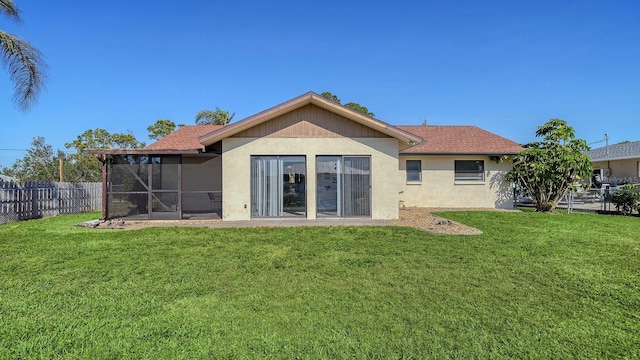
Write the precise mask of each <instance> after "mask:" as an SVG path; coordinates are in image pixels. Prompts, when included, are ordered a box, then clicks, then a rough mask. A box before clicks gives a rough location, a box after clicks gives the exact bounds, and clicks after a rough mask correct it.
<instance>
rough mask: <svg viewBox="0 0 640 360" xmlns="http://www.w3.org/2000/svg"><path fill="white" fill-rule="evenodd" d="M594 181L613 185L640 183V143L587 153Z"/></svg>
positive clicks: (622, 144) (616, 145)
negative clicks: (591, 165)
mask: <svg viewBox="0 0 640 360" xmlns="http://www.w3.org/2000/svg"><path fill="white" fill-rule="evenodd" d="M587 155H588V156H589V159H591V163H592V164H593V170H594V176H593V181H595V182H602V183H607V184H611V185H622V184H638V183H640V141H634V142H628V141H627V142H623V143H619V144H614V145H608V146H604V147H600V148H597V149H592V150H590V151H588V152H587Z"/></svg>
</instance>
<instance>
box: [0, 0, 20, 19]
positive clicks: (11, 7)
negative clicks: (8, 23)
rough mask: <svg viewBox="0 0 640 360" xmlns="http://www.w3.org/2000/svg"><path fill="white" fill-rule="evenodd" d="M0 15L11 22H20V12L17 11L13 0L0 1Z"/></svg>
mask: <svg viewBox="0 0 640 360" xmlns="http://www.w3.org/2000/svg"><path fill="white" fill-rule="evenodd" d="M0 14H3V15H5V16H6V17H8V18H9V19H11V20H13V21H18V22H19V21H20V10H18V7H17V6H16V4H15V3H14V2H13V0H0Z"/></svg>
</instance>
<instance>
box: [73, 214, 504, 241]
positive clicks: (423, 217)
mask: <svg viewBox="0 0 640 360" xmlns="http://www.w3.org/2000/svg"><path fill="white" fill-rule="evenodd" d="M449 210H456V211H459V210H479V209H443V208H418V207H407V208H401V209H400V211H399V218H398V219H396V220H366V219H365V220H353V221H349V220H345V221H344V222H336V223H331V224H327V222H326V221H323V220H301V221H299V220H296V221H295V222H293V221H287V220H283V221H281V222H273V223H268V224H265V223H264V222H261V221H255V220H254V221H233V222H223V221H222V220H153V221H137V220H134V221H129V220H123V219H113V220H108V221H97V220H96V221H91V222H87V223H84V224H82V225H83V226H86V227H93V228H96V229H123V230H135V229H141V228H145V227H152V226H153V227H172V226H180V227H211V228H224V227H257V226H270V227H273V226H276V227H277V226H334V225H345V226H367V225H383V226H384V225H392V226H409V227H413V228H416V229H420V230H423V231H428V232H433V233H436V234H452V235H478V234H482V231H480V230H478V229H476V228H472V227H469V226H466V225H464V224H460V223H457V222H455V221H451V220H448V219H445V218H442V217H439V216H437V214H433V213H432V212H434V211H449ZM481 210H488V211H503V210H499V209H481Z"/></svg>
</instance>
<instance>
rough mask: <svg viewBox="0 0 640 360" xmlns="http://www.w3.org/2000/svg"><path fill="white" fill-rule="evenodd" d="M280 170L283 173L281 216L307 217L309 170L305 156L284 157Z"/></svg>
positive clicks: (281, 159) (281, 160)
mask: <svg viewBox="0 0 640 360" xmlns="http://www.w3.org/2000/svg"><path fill="white" fill-rule="evenodd" d="M280 168H281V169H282V172H283V173H282V212H281V213H280V216H305V215H306V211H307V204H306V194H307V191H306V175H307V169H306V164H305V158H304V156H283V157H281V158H280Z"/></svg>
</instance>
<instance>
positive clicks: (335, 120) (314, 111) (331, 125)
mask: <svg viewBox="0 0 640 360" xmlns="http://www.w3.org/2000/svg"><path fill="white" fill-rule="evenodd" d="M233 137H250V138H257V137H274V138H336V137H348V138H362V137H367V138H388V137H389V135H386V134H383V133H381V132H379V131H377V130H374V129H372V128H370V127H367V126H364V125H362V124H360V123H356V122H354V121H351V120H349V119H346V118H344V117H343V116H340V115H338V114H336V113H334V112H332V111H329V110H325V109H323V108H321V107H318V106H316V105H313V104H307V105H304V106H302V107H299V108H297V109H294V110H292V111H289V112H288V113H285V114H282V115H280V116H277V117H275V118H273V119H271V120H269V121H266V122H263V123H261V124H259V125H256V126H254V127H251V128H249V129H247V130H244V131H241V132H239V133H237V134H235V135H234V136H233Z"/></svg>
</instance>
